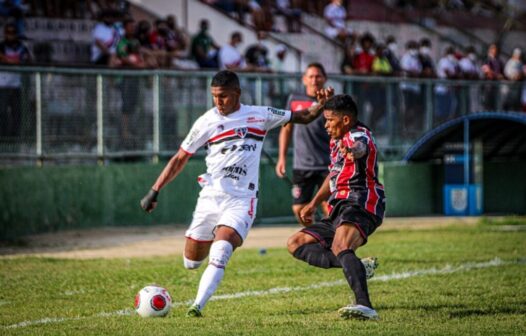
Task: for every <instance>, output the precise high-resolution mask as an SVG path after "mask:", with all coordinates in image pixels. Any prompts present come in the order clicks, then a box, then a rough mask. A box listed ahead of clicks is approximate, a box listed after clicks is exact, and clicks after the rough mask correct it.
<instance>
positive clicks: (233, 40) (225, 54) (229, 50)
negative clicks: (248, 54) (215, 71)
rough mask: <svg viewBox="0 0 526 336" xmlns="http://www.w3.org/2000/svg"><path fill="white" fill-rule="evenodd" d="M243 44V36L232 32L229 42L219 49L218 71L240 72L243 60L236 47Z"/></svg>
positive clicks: (243, 65) (243, 63)
mask: <svg viewBox="0 0 526 336" xmlns="http://www.w3.org/2000/svg"><path fill="white" fill-rule="evenodd" d="M242 42H243V35H241V33H240V32H238V31H236V32H233V33H232V35H231V36H230V42H229V43H228V44H225V45H224V46H222V47H221V49H219V69H221V70H225V69H228V70H232V71H236V70H240V69H243V68H244V67H245V59H244V58H243V55H241V52H239V50H237V46H238V45H239V44H241V43H242Z"/></svg>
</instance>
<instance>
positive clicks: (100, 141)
mask: <svg viewBox="0 0 526 336" xmlns="http://www.w3.org/2000/svg"><path fill="white" fill-rule="evenodd" d="M102 98H103V97H102V75H100V74H99V75H97V157H98V159H97V161H98V163H99V165H102V164H104V115H103V107H102V102H103V100H102Z"/></svg>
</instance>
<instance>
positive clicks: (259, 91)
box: [256, 76, 263, 105]
mask: <svg viewBox="0 0 526 336" xmlns="http://www.w3.org/2000/svg"><path fill="white" fill-rule="evenodd" d="M262 102H263V80H262V79H261V77H260V76H258V77H257V78H256V105H262Z"/></svg>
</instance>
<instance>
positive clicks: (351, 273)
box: [338, 249, 378, 320]
mask: <svg viewBox="0 0 526 336" xmlns="http://www.w3.org/2000/svg"><path fill="white" fill-rule="evenodd" d="M338 260H340V263H341V264H342V268H343V273H344V275H345V278H346V279H347V282H348V283H349V286H350V287H351V289H352V291H353V292H354V296H355V300H356V304H351V305H349V306H346V307H343V308H340V309H339V310H338V313H339V314H340V316H341V317H343V318H360V319H369V320H376V319H378V314H377V313H376V311H375V310H374V309H373V308H372V304H371V301H370V299H369V291H368V288H367V278H366V272H365V266H364V265H363V263H362V262H361V261H360V259H358V257H357V256H356V254H355V253H354V251H353V250H351V249H348V250H344V251H342V252H340V253H339V254H338Z"/></svg>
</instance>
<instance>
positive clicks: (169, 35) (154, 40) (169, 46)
mask: <svg viewBox="0 0 526 336" xmlns="http://www.w3.org/2000/svg"><path fill="white" fill-rule="evenodd" d="M155 26H156V29H155V30H154V31H153V32H151V33H150V38H149V39H150V45H151V48H152V51H153V53H154V55H155V57H156V58H157V63H158V64H159V66H161V67H164V68H169V67H171V66H172V60H173V59H174V58H177V57H181V56H182V55H183V53H184V48H185V45H184V41H182V40H181V39H179V38H178V37H177V36H176V35H175V33H174V32H173V31H172V30H171V29H170V27H168V23H167V22H166V21H165V20H161V19H159V20H156V22H155Z"/></svg>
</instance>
